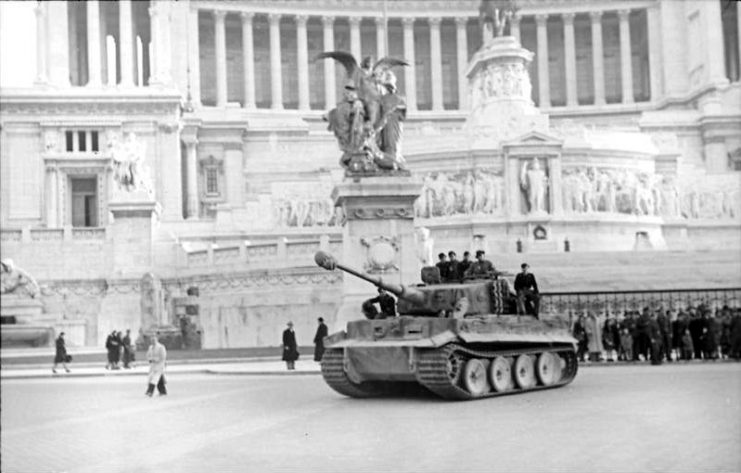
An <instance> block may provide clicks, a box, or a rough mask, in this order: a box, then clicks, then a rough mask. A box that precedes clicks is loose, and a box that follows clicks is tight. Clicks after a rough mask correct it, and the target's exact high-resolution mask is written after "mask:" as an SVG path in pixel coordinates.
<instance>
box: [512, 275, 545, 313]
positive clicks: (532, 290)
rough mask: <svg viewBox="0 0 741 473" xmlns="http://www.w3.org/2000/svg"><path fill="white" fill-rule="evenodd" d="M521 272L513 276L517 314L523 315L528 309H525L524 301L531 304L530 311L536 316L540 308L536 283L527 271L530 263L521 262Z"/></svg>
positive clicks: (533, 276)
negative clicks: (531, 308)
mask: <svg viewBox="0 0 741 473" xmlns="http://www.w3.org/2000/svg"><path fill="white" fill-rule="evenodd" d="M520 267H521V268H522V272H521V273H520V274H518V275H517V276H515V292H516V293H517V314H519V315H523V314H526V313H527V312H528V311H526V310H525V303H530V304H532V307H533V310H532V313H533V315H534V316H535V318H536V319H537V318H538V310H539V308H540V293H539V292H538V283H537V282H535V275H534V274H532V273H529V272H528V269H529V268H530V265H528V264H527V263H522V265H520Z"/></svg>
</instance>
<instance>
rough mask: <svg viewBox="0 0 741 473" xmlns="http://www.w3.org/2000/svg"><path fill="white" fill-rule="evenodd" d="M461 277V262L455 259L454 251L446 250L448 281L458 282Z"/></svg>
mask: <svg viewBox="0 0 741 473" xmlns="http://www.w3.org/2000/svg"><path fill="white" fill-rule="evenodd" d="M461 278H463V271H461V262H460V261H458V260H457V259H456V255H455V251H449V252H448V281H451V282H452V281H455V282H458V281H460V280H461Z"/></svg>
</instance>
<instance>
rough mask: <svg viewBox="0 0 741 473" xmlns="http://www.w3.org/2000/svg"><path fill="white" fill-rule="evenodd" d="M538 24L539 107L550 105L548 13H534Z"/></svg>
mask: <svg viewBox="0 0 741 473" xmlns="http://www.w3.org/2000/svg"><path fill="white" fill-rule="evenodd" d="M535 22H536V23H537V25H538V33H537V34H538V94H539V97H540V103H539V104H538V106H539V107H540V108H548V107H550V106H551V90H550V82H551V79H550V74H549V73H548V29H547V28H548V24H547V22H548V15H544V14H538V15H535Z"/></svg>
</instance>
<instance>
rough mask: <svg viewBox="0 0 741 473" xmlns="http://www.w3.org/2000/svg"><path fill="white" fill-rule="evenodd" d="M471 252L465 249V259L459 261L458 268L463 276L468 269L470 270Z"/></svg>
mask: <svg viewBox="0 0 741 473" xmlns="http://www.w3.org/2000/svg"><path fill="white" fill-rule="evenodd" d="M471 263H473V261H471V252H469V251H464V252H463V259H462V260H460V261H459V262H458V269H459V271H460V272H461V277H463V275H464V274H466V271H468V268H469V267H470V266H471Z"/></svg>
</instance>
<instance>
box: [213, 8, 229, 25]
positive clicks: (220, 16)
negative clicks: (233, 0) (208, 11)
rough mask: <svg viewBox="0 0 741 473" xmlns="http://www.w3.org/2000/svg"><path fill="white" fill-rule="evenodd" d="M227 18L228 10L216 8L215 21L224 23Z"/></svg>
mask: <svg viewBox="0 0 741 473" xmlns="http://www.w3.org/2000/svg"><path fill="white" fill-rule="evenodd" d="M225 18H226V12H225V11H224V10H214V21H217V22H219V23H223V22H224V19H225Z"/></svg>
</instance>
